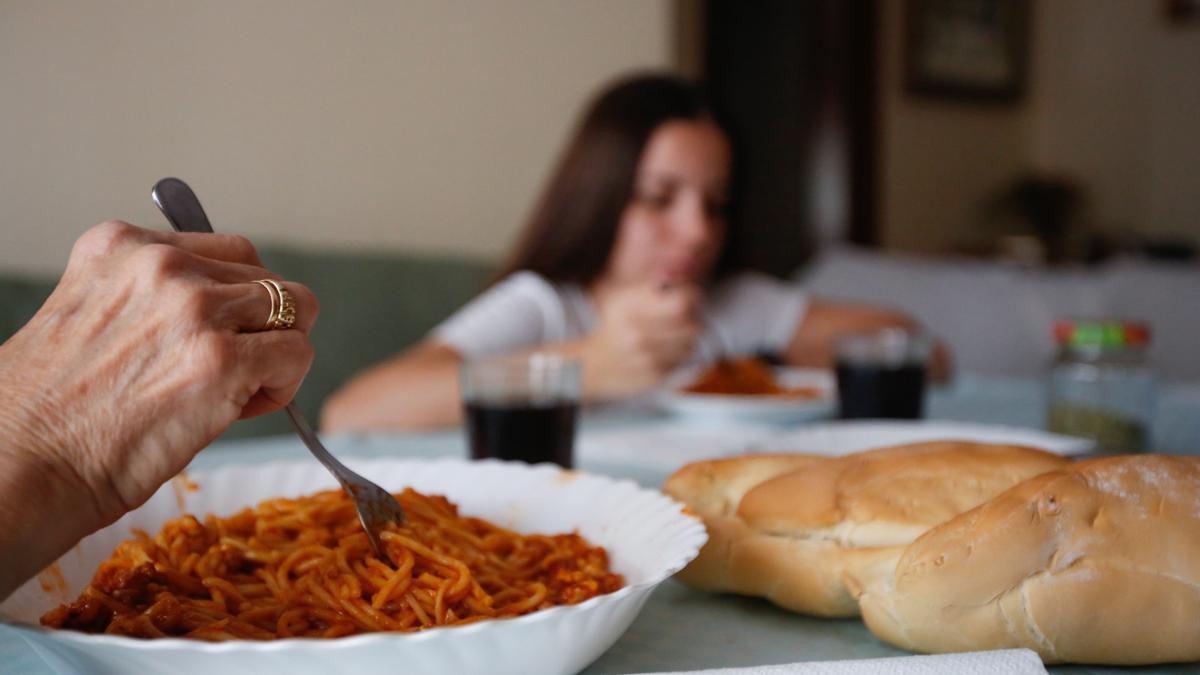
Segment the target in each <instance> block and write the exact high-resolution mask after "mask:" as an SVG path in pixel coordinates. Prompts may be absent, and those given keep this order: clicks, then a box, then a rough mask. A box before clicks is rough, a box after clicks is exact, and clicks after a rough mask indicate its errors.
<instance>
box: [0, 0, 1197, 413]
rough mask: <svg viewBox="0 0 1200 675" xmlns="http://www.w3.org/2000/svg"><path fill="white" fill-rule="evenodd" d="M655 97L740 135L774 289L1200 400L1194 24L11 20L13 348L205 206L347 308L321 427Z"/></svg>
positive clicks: (7, 305) (852, 14) (825, 1)
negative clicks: (849, 301)
mask: <svg viewBox="0 0 1200 675" xmlns="http://www.w3.org/2000/svg"><path fill="white" fill-rule="evenodd" d="M642 69H660V70H661V69H665V70H671V71H676V72H681V73H684V74H687V75H690V76H693V77H696V78H700V79H703V80H705V81H707V82H708V83H709V84H710V86H711V88H712V90H713V92H714V95H715V98H716V99H717V101H718V103H719V105H720V107H722V108H724V109H725V110H726V112H727V113H728V116H729V118H730V120H731V121H732V126H733V129H734V133H735V135H736V136H737V139H738V141H739V142H740V143H741V145H742V147H743V149H744V151H745V154H744V157H743V160H744V164H743V169H744V171H743V173H742V178H743V179H744V185H742V189H743V197H744V199H742V201H741V206H740V208H741V209H742V213H740V214H739V215H740V216H741V220H740V222H742V223H743V225H744V231H743V232H740V233H739V235H738V237H736V246H737V253H738V255H739V256H740V257H741V258H742V259H743V260H745V261H747V262H749V263H750V264H752V265H754V266H756V267H758V268H760V269H763V270H766V271H769V272H772V273H774V274H776V275H779V276H785V277H788V276H790V277H792V278H794V279H795V280H796V281H797V283H798V284H802V285H804V286H806V287H807V288H810V289H812V290H814V291H816V292H820V293H824V294H828V295H835V296H843V297H850V298H861V299H864V300H875V301H885V302H889V303H892V304H896V305H899V306H901V307H905V308H907V309H909V310H910V311H913V312H914V313H916V314H917V315H918V316H919V317H921V318H922V319H923V320H924V321H926V323H928V324H929V325H930V326H931V327H932V328H933V329H935V331H937V332H939V334H942V335H944V336H946V338H947V339H948V341H949V342H950V343H951V345H952V346H953V347H954V348H955V350H956V353H958V354H959V356H960V363H961V364H962V365H963V366H964V367H965V368H966V369H968V370H973V371H980V372H992V373H1000V374H1005V373H1011V374H1032V373H1038V372H1040V371H1041V369H1042V368H1043V367H1044V359H1045V358H1046V357H1047V355H1048V354H1049V352H1050V351H1051V350H1052V349H1053V345H1052V341H1051V339H1050V334H1049V328H1048V326H1049V324H1050V323H1051V322H1052V320H1053V318H1054V317H1056V316H1061V315H1064V314H1080V313H1088V314H1096V313H1099V314H1116V315H1131V314H1134V315H1137V316H1136V317H1134V318H1141V319H1145V320H1148V321H1150V322H1151V324H1152V325H1153V326H1154V327H1155V342H1154V347H1153V349H1154V351H1153V352H1152V359H1153V360H1154V361H1155V363H1156V364H1158V365H1159V367H1160V368H1161V369H1162V370H1163V371H1164V372H1166V373H1167V374H1168V375H1170V376H1176V377H1187V378H1196V379H1200V366H1198V365H1196V364H1195V363H1194V360H1193V359H1191V358H1190V357H1191V353H1192V350H1193V349H1194V345H1195V344H1196V343H1197V341H1200V328H1198V327H1197V325H1198V323H1200V317H1197V316H1195V315H1197V314H1200V312H1198V311H1197V310H1198V309H1200V303H1198V302H1197V301H1196V300H1195V299H1196V298H1200V272H1198V271H1197V270H1198V264H1197V262H1196V251H1197V246H1198V245H1200V197H1198V196H1197V195H1198V190H1197V187H1198V178H1200V123H1198V120H1200V2H1197V0H990V1H989V0H907V1H904V0H812V1H811V2H764V3H739V2H722V1H719V0H711V1H709V2H703V1H699V0H606V1H605V2H561V1H554V0H506V1H505V2H503V3H496V2H460V1H450V2H447V1H445V0H438V1H433V0H407V1H404V2H394V1H384V0H356V1H354V2H341V3H338V2H330V1H324V2H322V1H316V0H251V1H248V2H234V1H232V0H228V1H227V0H218V1H214V2H205V3H162V2H151V1H150V0H105V1H103V2H67V1H63V0H3V2H0V110H2V117H0V120H2V123H0V158H2V161H0V310H2V311H0V314H2V315H3V316H0V338H3V337H7V335H9V334H10V333H11V332H13V331H15V330H16V328H17V327H18V326H19V325H21V323H23V322H24V321H25V320H27V319H28V316H29V315H30V314H31V313H32V311H33V310H34V309H35V308H36V307H37V306H38V305H39V304H40V302H41V301H42V300H43V299H44V297H45V294H47V293H48V292H49V289H50V288H51V287H52V283H53V280H54V279H55V278H56V277H57V275H58V274H59V273H60V272H61V270H62V268H63V266H64V264H65V261H66V258H67V255H68V253H69V250H70V247H71V244H72V242H73V241H74V240H75V239H76V237H78V236H79V234H81V233H82V232H83V231H84V230H85V229H86V228H88V227H89V226H91V225H93V224H95V223H97V222H99V221H101V220H104V219H107V218H120V219H123V220H128V221H130V222H133V223H137V224H141V225H146V226H161V225H162V224H163V222H164V221H163V219H162V218H161V216H159V214H158V213H157V211H156V210H155V209H154V207H153V205H152V204H151V202H150V200H149V189H150V186H151V185H152V184H153V183H154V182H155V180H157V179H158V178H160V177H163V176H168V175H174V176H179V177H181V178H184V179H185V180H187V181H188V182H189V183H191V185H192V186H193V187H194V188H195V189H196V191H197V192H198V194H199V195H200V197H201V200H202V201H203V202H204V203H205V204H206V206H207V208H208V211H209V214H210V216H211V217H212V219H213V222H214V225H215V226H216V227H217V229H218V230H224V231H236V232H240V233H243V234H246V235H248V236H250V237H251V238H253V239H254V240H255V241H256V243H258V244H259V245H260V247H262V248H263V249H264V251H265V256H264V257H265V258H266V260H267V262H268V264H270V265H271V266H272V267H274V268H276V269H278V270H279V271H280V272H281V273H283V274H285V276H288V277H290V278H295V279H298V280H300V281H303V282H305V283H308V284H309V285H310V286H312V287H313V288H314V290H316V291H317V293H318V295H319V296H320V297H321V298H322V300H323V315H322V321H321V323H320V324H319V325H318V332H317V334H315V336H314V339H316V340H317V343H318V344H317V348H318V358H317V365H316V366H315V367H314V371H313V375H312V376H311V377H310V384H309V385H307V386H306V388H305V391H304V392H303V394H302V399H301V403H302V404H303V407H305V408H306V409H307V410H308V411H309V412H313V411H315V410H316V408H317V406H318V405H319V401H320V400H321V399H322V398H323V397H324V395H325V394H326V393H327V392H328V391H329V390H331V389H332V388H333V387H334V386H336V384H337V383H338V382H340V381H342V380H344V379H345V377H347V376H348V374H349V373H351V372H353V371H354V370H356V369H357V368H359V367H361V366H362V365H364V364H366V363H369V362H371V361H374V360H376V359H378V358H380V357H382V356H383V355H386V354H390V353H393V352H395V351H396V350H398V349H400V348H402V347H404V346H405V345H407V344H409V343H411V342H412V341H414V340H416V339H417V338H418V337H420V336H421V335H422V334H423V333H424V332H425V331H426V330H427V329H428V328H429V327H430V326H431V325H433V323H435V322H436V321H437V320H439V319H441V318H443V317H444V316H446V315H447V314H449V312H451V311H452V310H453V309H454V308H456V307H457V306H458V305H459V304H461V302H463V301H464V300H466V299H467V298H469V297H470V296H471V295H472V294H473V293H475V292H477V291H478V290H479V288H480V287H481V284H482V283H483V282H484V280H485V279H486V278H487V275H488V273H489V271H490V270H491V268H492V265H493V264H494V263H495V262H496V261H497V260H498V258H499V256H500V255H502V253H503V252H504V251H505V250H506V249H507V247H508V246H509V245H510V244H511V242H512V241H513V239H514V236H515V234H516V232H517V231H518V229H519V228H520V227H521V225H522V224H523V220H524V218H525V216H526V215H527V212H528V210H529V209H530V208H531V207H532V202H533V200H534V197H535V195H536V194H537V192H538V190H539V188H540V185H541V182H542V180H543V178H544V177H545V176H546V175H547V174H548V172H549V171H550V169H551V166H552V163H553V161H554V159H555V156H556V153H557V152H558V151H559V149H560V147H561V145H562V143H563V142H564V140H565V138H566V137H567V135H568V133H569V131H570V129H571V128H572V127H573V125H574V124H575V121H576V115H577V113H578V112H579V110H580V109H581V108H582V106H583V105H584V104H585V102H586V101H587V99H588V97H589V96H591V95H592V94H593V93H594V92H595V91H597V90H598V89H599V88H600V87H601V86H602V85H604V84H605V83H607V82H609V81H611V80H612V79H614V78H616V77H618V76H620V75H623V74H628V73H629V72H631V71H636V70H642ZM1187 298H1191V300H1190V301H1189V300H1187ZM263 428H264V429H265V428H266V427H263ZM281 428H282V427H281ZM247 433H250V432H247Z"/></svg>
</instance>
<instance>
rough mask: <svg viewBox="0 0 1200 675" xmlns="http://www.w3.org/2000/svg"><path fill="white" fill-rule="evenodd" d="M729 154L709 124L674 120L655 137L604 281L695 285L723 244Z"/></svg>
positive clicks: (722, 136) (723, 140) (645, 155)
mask: <svg viewBox="0 0 1200 675" xmlns="http://www.w3.org/2000/svg"><path fill="white" fill-rule="evenodd" d="M730 152H731V151H730V147H729V141H728V139H726V138H725V134H724V133H722V132H721V130H720V129H719V128H717V126H716V125H714V124H713V123H711V122H706V121H698V120H675V121H671V122H666V123H664V124H662V125H661V126H659V127H658V128H657V129H655V130H654V133H653V134H651V136H650V141H649V142H648V143H647V144H646V149H645V150H644V151H643V153H642V158H641V160H640V161H639V163H638V170H637V178H636V180H635V184H634V190H633V198H632V199H631V200H630V201H629V203H628V204H627V205H626V206H625V210H624V211H623V212H622V213H621V220H620V222H619V223H618V225H617V236H616V241H615V242H614V244H613V249H612V252H611V253H610V255H609V258H608V264H607V266H606V268H605V271H604V274H603V275H602V280H603V281H604V282H605V283H610V284H632V283H663V284H667V283H670V284H675V283H698V282H701V281H703V280H704V279H705V278H707V277H708V275H709V273H710V272H711V271H712V268H713V265H714V264H715V263H716V260H717V256H718V254H719V253H720V251H721V245H722V244H723V243H724V241H725V210H726V206H727V202H728V199H729V196H728V192H729V166H730V160H731V157H730Z"/></svg>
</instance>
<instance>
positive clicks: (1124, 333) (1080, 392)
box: [1046, 319, 1154, 454]
mask: <svg viewBox="0 0 1200 675" xmlns="http://www.w3.org/2000/svg"><path fill="white" fill-rule="evenodd" d="M1054 338H1055V341H1056V342H1057V343H1058V353H1057V355H1056V356H1055V358H1054V362H1053V364H1052V365H1051V367H1050V378H1049V379H1050V382H1049V393H1048V409H1047V420H1046V421H1047V424H1046V426H1047V428H1049V429H1050V431H1054V432H1057V433H1062V434H1069V435H1071V436H1080V437H1083V438H1090V439H1093V440H1095V441H1096V446H1097V448H1096V449H1097V451H1098V452H1101V453H1104V454H1124V453H1131V452H1146V451H1148V450H1150V443H1151V439H1150V428H1151V423H1152V422H1153V419H1154V373H1153V372H1152V371H1151V370H1150V367H1149V365H1148V364H1147V362H1146V348H1147V347H1148V346H1149V344H1150V329H1149V327H1148V326H1147V325H1146V324H1144V323H1141V322H1137V321H1122V320H1117V319H1070V320H1063V321H1058V322H1056V323H1055V325H1054Z"/></svg>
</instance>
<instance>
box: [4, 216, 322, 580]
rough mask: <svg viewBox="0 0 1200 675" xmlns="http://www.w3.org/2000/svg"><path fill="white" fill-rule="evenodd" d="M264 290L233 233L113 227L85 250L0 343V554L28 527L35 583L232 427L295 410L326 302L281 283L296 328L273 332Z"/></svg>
mask: <svg viewBox="0 0 1200 675" xmlns="http://www.w3.org/2000/svg"><path fill="white" fill-rule="evenodd" d="M267 277H271V278H274V275H272V274H271V273H270V272H268V271H266V270H265V269H263V268H262V263H261V262H260V261H259V259H258V255H257V253H256V252H255V250H254V247H253V246H252V245H251V244H250V243H249V242H248V241H247V240H246V239H244V238H242V237H238V236H234V235H219V234H175V233H169V232H160V231H151V230H144V229H141V228H137V227H134V226H132V225H129V224H126V223H121V222H108V223H104V224H102V225H99V226H97V227H95V228H92V229H91V230H90V231H88V232H87V233H86V234H84V235H83V237H81V238H80V239H79V241H78V242H77V243H76V245H75V248H74V250H73V251H72V252H71V257H70V260H69V262H68V264H67V269H66V272H65V273H64V274H63V277H62V280H61V281H60V282H59V284H58V287H57V288H56V289H55V290H54V293H53V294H52V295H51V296H50V298H49V299H48V300H47V301H46V303H45V305H44V306H43V307H42V308H41V310H39V311H38V313H37V314H36V315H35V316H34V317H33V319H32V320H30V322H29V323H28V324H27V325H26V326H25V327H23V328H22V329H21V330H20V331H19V332H18V333H17V334H16V335H14V336H13V337H12V338H11V339H10V340H9V341H8V342H7V343H5V344H4V345H2V346H0V475H2V476H6V477H7V480H5V479H4V478H0V525H2V526H7V527H8V528H9V529H8V531H7V534H0V550H2V551H3V552H4V554H5V555H6V556H7V555H9V553H10V551H11V550H12V544H13V542H14V541H18V542H19V541H20V540H19V539H13V536H14V533H15V532H17V531H19V530H20V527H19V526H21V525H24V524H29V523H30V522H31V521H32V525H33V526H34V527H35V529H34V530H33V531H32V532H27V533H26V534H27V535H33V536H31V537H28V538H27V541H26V542H25V543H27V544H28V548H27V549H26V550H24V551H23V552H22V555H21V556H19V557H20V558H22V560H23V561H26V562H28V563H29V564H31V565H34V567H32V568H30V569H26V570H25V572H26V576H27V575H28V574H32V573H33V572H34V571H36V570H37V569H38V566H40V565H44V564H46V563H48V562H49V561H50V560H52V559H53V557H54V556H56V555H58V554H59V553H61V552H62V551H63V550H65V549H66V548H67V547H69V546H70V545H71V544H72V543H73V542H74V541H75V540H77V539H78V538H79V537H82V536H84V535H86V534H87V533H88V532H91V531H93V530H95V529H97V528H99V527H102V526H103V525H105V524H107V523H109V522H112V521H113V520H115V519H116V518H118V517H120V516H121V515H122V514H123V513H125V512H126V511H127V510H129V509H131V508H134V507H136V506H138V505H139V504H141V503H142V502H144V501H145V500H146V499H148V498H149V497H150V495H152V494H153V493H154V491H155V490H156V489H157V488H158V487H159V486H160V485H162V483H164V482H165V481H166V480H168V479H169V478H170V477H171V476H173V475H175V474H176V473H178V472H179V471H180V470H181V469H183V468H184V467H185V466H186V465H187V463H188V462H189V461H190V460H191V458H192V456H193V455H195V454H196V452H198V451H199V450H200V449H201V448H203V447H204V446H205V445H207V444H208V443H209V442H211V441H212V440H213V439H214V438H216V436H217V435H219V434H220V433H221V432H222V431H224V430H225V429H226V428H227V427H228V426H229V425H230V424H232V423H233V422H234V421H235V420H237V419H239V418H242V417H251V416H254V415H259V414H263V413H266V412H270V411H272V410H275V409H277V408H279V407H281V406H283V405H284V404H286V403H288V402H289V401H291V399H292V397H293V396H294V395H295V393H296V389H297V388H298V387H299V386H300V382H301V381H302V380H303V379H304V376H305V374H306V373H307V372H308V367H309V365H310V363H311V361H312V356H313V355H312V346H311V344H310V342H309V339H308V332H309V330H310V329H311V327H312V325H313V322H314V320H315V319H316V315H317V302H316V299H315V298H314V297H313V295H312V293H310V292H309V291H308V289H306V288H305V287H303V286H301V285H299V284H295V283H290V282H288V283H285V284H284V287H285V288H286V289H287V291H288V292H289V293H290V294H291V295H292V297H293V298H294V300H295V303H296V314H297V320H296V324H295V328H294V329H289V330H269V331H264V330H263V328H264V323H265V321H266V318H267V316H268V314H269V313H270V311H271V302H270V299H269V296H268V293H267V291H266V289H265V288H263V286H261V285H259V284H256V283H253V282H254V280H256V279H263V278H267ZM33 503H36V504H37V506H36V508H31V507H30V505H31V504H33ZM38 520H42V521H44V522H41V523H40V524H39V523H37V522H36V521H38ZM3 529H4V528H3V527H0V532H2V531H3ZM51 543H52V545H50V544H51ZM33 549H37V550H33ZM5 566H6V567H8V562H7V561H6V565H5ZM0 576H7V575H0ZM5 581H6V579H0V596H2V595H3V594H4V593H5V591H6V590H8V589H5V588H4V586H5V583H4V582H5Z"/></svg>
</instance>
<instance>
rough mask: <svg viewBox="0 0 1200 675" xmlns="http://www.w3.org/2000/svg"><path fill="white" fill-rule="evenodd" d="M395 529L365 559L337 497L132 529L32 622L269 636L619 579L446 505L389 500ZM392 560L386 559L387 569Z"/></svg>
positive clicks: (427, 615) (567, 541) (573, 596)
mask: <svg viewBox="0 0 1200 675" xmlns="http://www.w3.org/2000/svg"><path fill="white" fill-rule="evenodd" d="M397 498H398V499H399V500H400V504H401V506H402V507H403V508H404V512H405V515H406V519H405V522H404V523H403V524H402V525H400V526H398V527H393V528H389V529H388V530H387V531H385V532H383V533H382V535H381V538H382V540H383V546H384V548H385V549H386V553H387V555H388V558H390V561H384V560H380V559H379V558H377V557H376V556H375V555H374V553H373V552H372V551H371V547H370V544H369V543H368V541H367V537H366V534H365V533H364V532H363V531H362V527H361V525H360V524H359V522H358V519H357V515H356V513H355V510H354V506H353V505H352V504H351V502H350V500H349V499H348V498H347V497H346V495H345V494H344V493H342V492H340V491H329V492H321V493H318V494H315V495H312V496H309V497H302V498H299V499H274V500H269V501H266V502H263V503H261V504H259V505H258V506H256V507H254V508H250V509H245V510H243V511H241V512H240V513H237V514H235V515H233V516H230V517H228V518H218V517H216V516H213V515H209V516H208V517H206V518H205V519H204V521H203V522H201V521H200V520H198V519H197V518H195V517H194V516H190V515H189V516H184V517H181V518H177V519H175V520H171V521H169V522H167V524H166V525H164V526H163V528H162V530H161V531H160V532H159V533H158V534H156V535H155V536H153V537H151V536H149V535H147V534H146V533H145V532H141V531H137V530H135V532H134V534H135V538H134V539H132V540H129V541H125V542H123V543H121V544H120V545H119V546H118V547H117V549H116V551H114V553H113V556H112V557H111V558H110V559H109V560H107V561H105V562H104V563H102V564H101V565H100V568H99V569H98V570H97V572H96V575H95V577H94V578H93V579H92V583H91V584H90V585H89V586H87V587H86V588H85V589H84V591H83V593H82V594H81V595H80V597H79V598H78V599H77V600H75V601H74V602H71V603H68V604H65V605H62V606H60V607H58V608H56V609H54V610H51V611H49V612H47V613H46V614H45V615H44V616H43V617H42V623H43V624H44V625H47V626H51V627H55V628H67V629H74V630H80V631H85V632H89V633H109V634H116V635H127V636H132V637H139V638H161V637H185V638H195V639H200V640H231V639H252V640H271V639H275V638H285V637H321V638H333V637H341V636H345V635H353V634H357V633H365V632H373V631H417V630H423V629H427V628H432V627H435V626H449V625H457V624H465V623H471V622H475V621H479V620H481V619H494V618H501V617H512V616H518V615H521V614H527V613H529V612H533V611H536V610H538V609H544V608H547V607H551V606H554V605H565V604H574V603H579V602H582V601H584V600H587V599H588V598H591V597H594V596H596V595H600V594H603V593H610V592H612V591H615V590H616V589H618V588H620V587H621V586H622V585H623V584H624V580H623V578H622V577H621V576H620V575H618V574H614V573H612V572H610V571H609V569H608V556H607V554H606V553H605V551H604V549H603V548H600V547H594V546H591V545H590V544H589V543H588V542H587V541H586V540H585V539H583V537H581V536H579V535H578V534H558V535H537V534H534V535H522V534H517V533H515V532H512V531H510V530H506V529H504V528H501V527H498V526H496V525H493V524H491V523H489V522H487V521H485V520H481V519H478V518H470V517H463V516H460V515H459V514H458V509H457V507H456V506H455V505H454V504H452V503H450V502H449V501H448V500H446V499H445V498H444V497H440V496H433V495H424V494H421V493H418V492H416V491H414V490H411V489H407V490H405V491H404V492H403V493H401V494H399V495H397ZM393 561H394V564H393Z"/></svg>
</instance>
